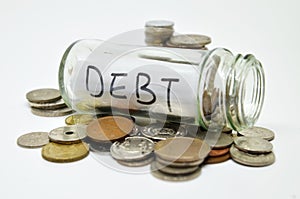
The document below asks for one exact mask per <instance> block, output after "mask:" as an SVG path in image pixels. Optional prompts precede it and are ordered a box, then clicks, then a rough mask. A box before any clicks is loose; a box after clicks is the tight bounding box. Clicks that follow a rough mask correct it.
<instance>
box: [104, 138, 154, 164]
mask: <svg viewBox="0 0 300 199" xmlns="http://www.w3.org/2000/svg"><path fill="white" fill-rule="evenodd" d="M153 148H154V142H153V141H152V140H150V139H148V138H145V137H127V138H126V139H125V141H123V142H118V141H116V142H114V143H113V145H112V146H111V148H110V154H111V156H112V157H113V158H114V159H117V160H121V161H134V160H141V159H145V158H146V157H147V156H149V155H151V154H152V151H153Z"/></svg>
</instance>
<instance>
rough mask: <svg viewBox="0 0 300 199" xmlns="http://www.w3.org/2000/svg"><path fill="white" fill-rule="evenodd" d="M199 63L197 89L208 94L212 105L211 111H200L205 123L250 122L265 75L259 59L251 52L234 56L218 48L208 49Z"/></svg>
mask: <svg viewBox="0 0 300 199" xmlns="http://www.w3.org/2000/svg"><path fill="white" fill-rule="evenodd" d="M201 66H202V67H201V68H202V75H201V80H200V84H199V85H200V89H204V92H203V93H207V94H208V96H210V100H211V103H210V104H211V106H212V107H211V113H210V114H208V115H206V113H205V111H204V113H202V118H203V123H204V124H205V126H206V127H207V128H208V127H209V126H210V125H215V124H216V123H217V124H218V125H219V126H225V127H229V128H232V129H234V130H241V129H244V128H248V127H251V126H253V125H254V124H255V122H256V121H257V119H258V117H259V115H260V112H261V109H262V105H263V101H264V92H265V91H264V89H265V79H264V71H263V68H262V66H261V63H260V62H259V61H258V60H257V59H256V58H255V57H254V56H253V55H246V56H242V55H240V54H238V55H236V56H234V55H232V53H231V52H230V51H228V50H226V49H222V48H218V49H215V50H212V51H209V53H208V54H207V56H206V57H205V59H204V60H203V62H202V63H201ZM200 99H201V98H200ZM202 100H203V97H202ZM203 102H204V101H202V103H201V102H200V104H202V110H203V108H205V104H203ZM206 108H207V107H206ZM202 112H203V111H202Z"/></svg>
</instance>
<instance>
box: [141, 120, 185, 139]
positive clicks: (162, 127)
mask: <svg viewBox="0 0 300 199" xmlns="http://www.w3.org/2000/svg"><path fill="white" fill-rule="evenodd" d="M141 133H142V135H143V136H145V137H147V138H150V139H154V140H166V139H167V138H172V137H183V136H186V135H187V130H186V129H185V128H184V127H183V126H178V125H177V124H171V123H168V124H167V123H165V124H163V123H153V124H150V125H148V126H145V127H143V128H141Z"/></svg>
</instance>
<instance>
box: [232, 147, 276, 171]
mask: <svg viewBox="0 0 300 199" xmlns="http://www.w3.org/2000/svg"><path fill="white" fill-rule="evenodd" d="M230 155H231V158H232V159H233V160H234V161H236V162H238V163H240V164H243V165H246V166H253V167H261V166H268V165H271V164H273V163H274V162H275V155H274V153H273V152H271V153H263V154H251V153H246V152H244V151H240V150H239V149H237V148H236V147H235V146H234V145H232V146H231V148H230Z"/></svg>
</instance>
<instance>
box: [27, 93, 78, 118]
mask: <svg viewBox="0 0 300 199" xmlns="http://www.w3.org/2000/svg"><path fill="white" fill-rule="evenodd" d="M26 98H27V100H28V102H29V105H30V107H31V112H32V113H33V114H34V115H37V116H43V117H58V116H64V115H68V114H70V113H72V112H73V110H72V109H70V108H69V107H67V105H66V104H65V102H64V101H63V99H62V97H61V95H60V92H59V90H57V89H53V88H43V89H36V90H33V91H30V92H28V93H27V94H26Z"/></svg>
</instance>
